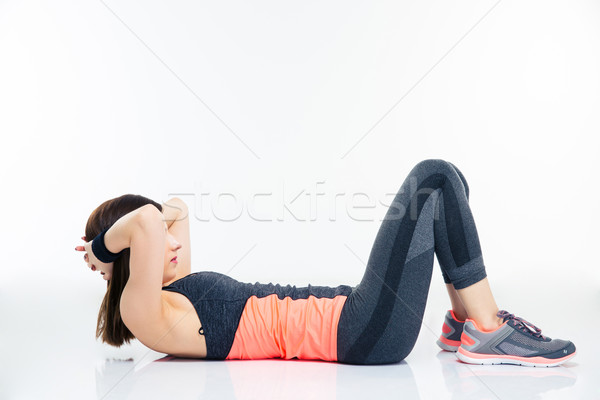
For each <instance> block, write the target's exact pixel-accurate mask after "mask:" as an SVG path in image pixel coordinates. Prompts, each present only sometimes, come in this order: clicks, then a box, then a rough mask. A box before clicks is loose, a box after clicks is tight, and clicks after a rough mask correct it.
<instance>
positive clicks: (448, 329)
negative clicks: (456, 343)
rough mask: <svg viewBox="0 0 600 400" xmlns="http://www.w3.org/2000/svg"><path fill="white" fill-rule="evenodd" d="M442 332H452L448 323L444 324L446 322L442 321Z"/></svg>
mask: <svg viewBox="0 0 600 400" xmlns="http://www.w3.org/2000/svg"><path fill="white" fill-rule="evenodd" d="M442 332H444V333H446V334H448V333H450V332H452V328H450V327H449V326H448V325H446V323H445V322H444V325H442Z"/></svg>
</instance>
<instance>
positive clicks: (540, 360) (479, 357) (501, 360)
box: [456, 347, 577, 367]
mask: <svg viewBox="0 0 600 400" xmlns="http://www.w3.org/2000/svg"><path fill="white" fill-rule="evenodd" d="M575 354H577V352H573V353H571V354H569V355H568V356H564V357H561V358H555V359H551V358H544V357H540V356H537V357H519V356H509V355H501V354H479V353H472V352H470V351H468V350H465V349H464V348H462V347H459V348H458V351H457V352H456V357H458V359H459V360H461V361H463V362H465V363H468V364H480V365H496V364H512V365H523V366H526V367H556V366H558V365H560V364H562V363H564V362H566V361H568V360H570V359H571V358H573V357H575Z"/></svg>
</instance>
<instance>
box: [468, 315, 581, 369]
mask: <svg viewBox="0 0 600 400" xmlns="http://www.w3.org/2000/svg"><path fill="white" fill-rule="evenodd" d="M497 315H498V317H499V318H503V319H504V323H503V324H502V325H500V326H499V327H498V328H496V329H495V330H493V331H491V332H486V331H482V330H480V329H479V328H478V327H477V324H476V323H475V321H473V320H471V319H467V321H466V322H465V325H464V328H463V333H462V336H461V345H460V347H459V348H458V351H457V352H456V356H457V357H458V358H459V359H460V360H461V361H464V362H466V363H469V364H515V365H525V366H530V367H554V366H557V365H560V364H562V363H564V362H565V361H567V360H569V359H571V358H573V357H574V356H575V345H574V344H573V343H571V342H570V341H568V340H561V339H551V338H549V337H546V336H544V335H542V331H541V329H539V328H538V327H536V326H535V325H533V324H532V323H530V322H527V321H525V320H524V319H522V318H519V317H516V316H514V315H513V314H510V313H509V312H507V311H504V310H500V311H498V314H497Z"/></svg>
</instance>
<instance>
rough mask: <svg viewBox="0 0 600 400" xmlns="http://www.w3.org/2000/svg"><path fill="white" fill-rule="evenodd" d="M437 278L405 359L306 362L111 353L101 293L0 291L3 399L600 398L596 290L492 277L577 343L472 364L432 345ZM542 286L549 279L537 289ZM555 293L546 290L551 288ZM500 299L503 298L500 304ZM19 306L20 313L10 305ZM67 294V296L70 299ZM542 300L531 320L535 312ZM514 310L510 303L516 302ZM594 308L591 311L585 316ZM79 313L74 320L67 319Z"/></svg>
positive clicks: (549, 328)
mask: <svg viewBox="0 0 600 400" xmlns="http://www.w3.org/2000/svg"><path fill="white" fill-rule="evenodd" d="M437 275H438V274H435V275H434V281H433V283H432V289H431V290H430V301H429V303H428V306H427V310H426V313H425V318H424V325H423V327H422V329H421V333H420V336H419V340H418V341H417V344H416V346H415V348H414V350H413V352H412V353H411V354H410V355H409V357H408V358H407V359H406V360H405V361H404V362H402V363H400V364H397V365H387V366H353V365H343V364H336V363H328V362H317V361H303V360H287V361H286V360H256V361H206V360H192V359H172V358H170V357H166V356H165V355H164V354H160V353H156V352H153V351H150V350H148V349H147V348H146V347H144V346H143V345H141V344H140V343H139V342H135V343H133V344H132V345H129V346H123V347H122V348H120V349H113V348H110V347H108V346H105V345H102V344H100V343H98V342H95V341H94V338H93V333H94V327H95V317H96V315H95V312H90V311H95V310H96V309H97V306H98V304H97V303H96V299H97V295H98V294H100V293H91V294H90V293H87V294H86V293H82V292H79V291H80V289H77V287H74V288H73V289H72V293H71V296H70V297H66V296H64V295H60V296H57V294H56V293H54V294H53V293H52V292H51V289H46V290H41V289H40V290H35V291H34V290H32V291H31V292H30V294H31V293H36V294H35V295H30V296H25V295H24V294H23V293H24V292H23V291H21V293H20V294H19V293H18V292H17V291H16V289H15V292H14V293H10V292H6V291H5V292H4V293H2V295H1V297H3V298H0V308H1V310H0V311H1V312H2V315H3V324H4V323H5V322H7V321H8V322H10V323H11V325H10V326H12V327H15V328H13V329H9V330H6V329H5V328H6V327H3V328H2V330H1V331H0V335H2V340H1V341H0V345H1V346H2V348H1V350H2V352H3V354H4V357H3V359H2V364H1V368H0V398H2V399H38V398H51V399H54V398H56V399H58V398H60V399H68V398H72V399H92V398H97V399H122V398H129V399H146V398H173V399H189V398H202V399H210V398H215V399H365V398H366V399H371V398H372V399H379V398H405V399H433V398H435V399H450V398H452V399H512V398H519V399H539V398H542V399H555V398H556V399H558V398H560V399H565V398H568V399H574V398H577V399H587V398H589V399H597V398H600V384H599V382H600V368H598V364H597V363H596V361H597V359H598V357H599V356H600V352H599V351H598V339H597V334H596V332H597V331H598V324H597V322H596V317H597V315H598V311H599V310H600V307H598V306H599V302H598V299H599V297H600V296H599V291H598V290H597V288H594V287H585V286H584V287H581V288H580V290H578V291H573V292H569V293H565V294H564V298H568V299H569V304H570V305H574V304H581V305H582V307H581V308H580V309H579V310H578V311H577V313H575V312H573V313H570V314H569V313H568V312H565V310H563V309H560V307H561V306H560V304H561V303H560V302H556V300H555V299H553V298H552V297H547V299H548V300H547V302H548V303H549V304H552V305H553V308H554V309H553V310H551V309H548V308H544V307H540V304H541V303H542V302H543V301H542V300H541V298H542V297H543V296H546V295H548V296H551V293H549V292H548V293H546V292H545V291H544V290H543V289H539V290H537V294H538V296H537V297H540V298H539V299H537V298H536V299H532V298H531V294H530V293H510V291H509V290H508V288H507V287H505V286H504V285H502V284H501V283H500V284H496V285H494V286H495V287H496V292H497V293H498V295H497V298H498V300H499V302H500V301H502V302H504V303H509V304H512V303H515V304H522V307H519V308H521V309H523V310H524V313H526V314H524V315H523V316H524V317H526V319H528V320H530V321H532V322H533V323H535V324H536V325H538V326H539V327H541V328H542V330H543V331H544V333H545V334H547V335H549V336H551V337H552V336H553V334H554V336H555V337H560V338H568V339H571V340H572V341H573V342H574V343H575V344H576V345H577V349H578V354H577V356H576V357H575V358H574V359H573V360H571V361H570V362H568V363H565V364H564V365H563V366H560V367H556V368H528V367H517V366H504V365H501V366H475V365H467V364H463V363H461V362H459V361H458V360H457V359H456V357H455V356H454V354H452V353H448V352H443V351H440V350H439V349H438V348H437V346H436V345H435V339H436V336H437V335H438V334H439V329H438V328H439V325H440V324H441V321H442V317H443V313H444V304H445V302H446V301H447V300H446V299H445V298H444V292H443V290H442V288H440V286H441V285H440V279H441V278H439V277H438V276H437ZM541 286H544V285H541ZM549 291H550V290H549ZM503 293H504V294H505V295H509V296H510V297H507V299H508V300H505V296H504V295H502V294H503ZM8 298H12V299H13V302H16V301H20V302H23V306H22V307H21V308H20V311H12V310H16V308H11V307H10V304H11V302H9V301H8ZM65 299H68V300H67V301H66V300H65ZM534 308H537V309H538V311H537V312H536V316H535V318H534V317H533V315H532V311H530V310H533V309H534ZM512 311H515V310H512ZM585 313H587V315H584V314H585ZM73 315H75V316H76V318H75V319H73V318H72V316H73Z"/></svg>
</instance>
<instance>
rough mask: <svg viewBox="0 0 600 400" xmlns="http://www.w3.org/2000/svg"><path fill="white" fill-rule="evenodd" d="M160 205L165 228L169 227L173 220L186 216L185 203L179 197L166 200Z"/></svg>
mask: <svg viewBox="0 0 600 400" xmlns="http://www.w3.org/2000/svg"><path fill="white" fill-rule="evenodd" d="M162 207H163V215H164V216H165V222H166V223H167V228H171V225H173V223H174V222H175V221H177V220H179V219H180V218H185V217H186V216H187V204H185V203H184V201H183V200H181V199H180V198H179V197H174V198H172V199H169V200H167V201H166V202H164V203H163V204H162Z"/></svg>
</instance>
